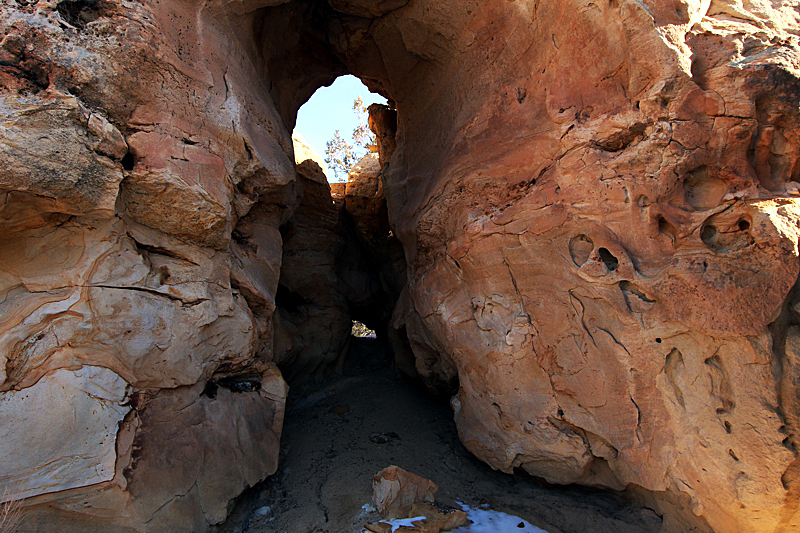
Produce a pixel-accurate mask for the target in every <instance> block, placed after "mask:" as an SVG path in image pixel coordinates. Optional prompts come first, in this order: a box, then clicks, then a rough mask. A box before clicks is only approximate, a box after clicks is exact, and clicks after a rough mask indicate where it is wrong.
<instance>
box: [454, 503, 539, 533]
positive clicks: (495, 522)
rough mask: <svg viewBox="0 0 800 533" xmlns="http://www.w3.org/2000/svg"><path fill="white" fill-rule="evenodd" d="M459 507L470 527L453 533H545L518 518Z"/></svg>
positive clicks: (498, 512)
mask: <svg viewBox="0 0 800 533" xmlns="http://www.w3.org/2000/svg"><path fill="white" fill-rule="evenodd" d="M460 505H461V508H462V509H463V510H465V511H466V512H467V519H468V520H471V521H472V525H469V526H461V527H459V528H456V529H454V530H453V533H547V531H545V530H544V529H539V528H538V527H536V526H534V525H531V524H530V523H529V522H526V521H525V520H523V519H522V518H519V517H518V516H513V515H510V514H506V513H501V512H500V511H490V510H488V509H476V508H474V507H469V506H468V505H464V504H463V503H462V504H460Z"/></svg>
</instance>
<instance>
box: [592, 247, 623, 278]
mask: <svg viewBox="0 0 800 533" xmlns="http://www.w3.org/2000/svg"><path fill="white" fill-rule="evenodd" d="M597 255H599V256H600V260H601V261H603V263H604V264H605V265H606V268H607V269H608V270H609V272H614V271H615V270H616V269H617V267H618V266H619V260H618V259H617V258H616V257H614V254H612V253H611V252H609V251H608V249H607V248H600V249H598V250H597Z"/></svg>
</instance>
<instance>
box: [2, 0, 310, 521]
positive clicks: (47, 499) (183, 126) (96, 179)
mask: <svg viewBox="0 0 800 533" xmlns="http://www.w3.org/2000/svg"><path fill="white" fill-rule="evenodd" d="M196 10H197V6H188V5H181V4H177V3H169V4H168V5H160V6H159V5H155V4H151V3H147V4H142V3H128V2H110V1H102V2H82V1H64V2H59V3H57V2H49V1H39V2H22V1H20V2H4V3H3V7H2V9H1V10H0V13H2V16H0V28H1V29H2V31H0V35H2V37H1V38H0V39H1V40H0V115H2V122H3V128H2V129H1V130H0V154H1V155H0V158H2V165H0V402H2V404H3V414H2V417H3V418H2V435H3V438H2V439H1V440H0V447H2V450H0V451H1V452H2V454H1V455H2V456H3V460H2V461H3V463H2V468H0V485H2V487H3V489H5V490H3V491H2V492H3V494H4V497H5V498H16V497H20V496H26V497H28V498H29V499H28V500H27V501H26V502H25V507H26V509H25V523H24V524H23V528H28V529H38V530H41V531H54V530H58V531H68V530H74V531H88V530H98V531H110V530H113V531H127V530H130V531H133V530H135V531H144V530H151V531H202V530H205V529H206V528H207V526H208V524H211V523H218V522H220V521H221V520H223V519H224V518H225V515H226V506H227V503H228V500H229V499H231V498H233V497H234V496H237V495H238V494H239V493H240V492H241V491H242V490H243V489H244V488H245V487H246V486H248V485H251V484H253V483H255V482H257V481H259V480H261V479H263V478H264V477H266V476H267V475H269V474H271V473H272V472H273V471H274V470H275V468H276V464H275V463H276V459H277V450H278V440H279V436H280V430H281V425H282V413H283V405H284V399H285V393H286V390H285V384H284V382H283V379H282V377H281V376H280V373H279V372H277V370H276V369H275V367H274V366H273V365H272V364H271V363H270V357H271V346H272V342H271V339H270V342H268V343H264V342H263V340H262V338H261V337H262V334H267V335H268V334H269V332H270V331H271V322H269V320H270V319H271V314H272V310H273V309H274V294H275V287H276V286H277V279H278V272H279V270H280V259H281V257H280V248H281V241H280V234H279V232H278V231H277V228H278V226H279V224H280V223H281V221H282V220H283V219H285V218H286V217H287V216H288V215H287V211H288V214H290V210H291V206H292V205H293V203H292V202H293V201H294V200H293V199H294V198H295V197H296V191H295V190H294V188H293V185H292V184H293V183H294V180H295V170H294V165H293V164H292V160H291V154H292V150H291V141H290V137H289V134H288V133H287V132H286V130H285V127H284V126H283V123H282V121H281V119H280V118H279V117H278V114H277V111H276V110H275V107H274V105H273V104H272V102H271V100H270V99H269V98H264V96H263V94H259V91H258V89H257V87H258V86H259V84H260V81H259V76H257V75H255V74H254V73H253V72H252V69H253V67H252V66H251V65H250V64H249V63H246V62H244V63H243V62H242V61H241V59H240V60H239V61H238V62H235V61H228V60H227V59H226V57H228V56H229V55H230V56H232V57H241V56H242V48H241V46H240V45H238V44H237V42H236V41H235V40H232V39H229V38H226V39H222V40H221V41H220V42H224V43H226V44H225V45H224V46H218V45H216V44H215V45H214V46H212V47H211V48H208V45H209V44H210V43H209V41H208V40H206V41H205V42H201V41H202V40H201V39H199V38H198V36H199V34H200V33H204V34H205V35H214V34H216V33H217V32H219V31H221V30H220V28H219V27H218V26H214V23H215V22H214V21H218V22H220V23H223V21H222V20H220V19H217V18H215V17H206V16H203V17H201V18H200V19H199V18H198V17H197V16H196V15H197V13H196ZM201 19H202V20H201ZM227 31H228V32H230V31H229V30H227ZM201 50H203V51H201ZM206 52H207V53H206ZM248 69H250V70H248ZM235 80H238V81H235ZM253 91H255V92H253ZM188 95H193V96H188ZM254 206H255V207H254ZM251 208H252V209H251ZM250 210H254V211H255V210H257V212H258V213H259V214H260V216H259V219H258V220H257V221H252V222H251V226H256V227H258V228H259V231H257V232H254V234H252V235H251V237H252V240H249V239H250V237H248V236H244V235H242V234H241V233H242V232H241V231H240V232H239V233H237V235H236V237H237V239H235V240H232V239H231V233H232V230H233V229H234V227H236V226H237V221H238V219H240V218H241V217H244V216H245V215H246V214H248V212H249V211H250ZM246 222H247V221H246V220H245V221H244V222H242V224H240V226H241V225H243V224H245V223H246ZM270 228H272V229H274V231H272V232H270V231H269V229H270ZM262 229H263V231H261V230H262ZM274 250H278V253H277V254H276V253H274ZM271 272H272V275H270V273H271ZM235 285H239V286H241V287H242V289H241V291H240V290H237V289H236V288H235ZM251 302H252V303H251ZM265 346H266V347H265ZM209 383H211V384H214V383H221V384H225V385H229V386H230V387H232V389H231V390H234V389H235V390H236V392H235V393H230V392H228V389H224V388H223V390H222V392H220V393H219V394H218V395H217V398H216V399H215V400H211V399H210V398H209V397H208V396H201V393H202V392H203V391H204V389H207V388H208V384H209ZM239 383H248V384H249V385H248V386H245V387H240V386H238V385H237V384H239ZM211 388H213V387H211ZM31 402H34V403H36V407H35V410H32V409H31V408H30V404H31ZM48 406H49V407H48ZM34 413H36V415H37V416H33V415H34ZM123 417H124V421H123ZM31 439H34V440H35V441H36V444H35V445H31ZM245 459H246V460H245ZM56 524H57V525H56Z"/></svg>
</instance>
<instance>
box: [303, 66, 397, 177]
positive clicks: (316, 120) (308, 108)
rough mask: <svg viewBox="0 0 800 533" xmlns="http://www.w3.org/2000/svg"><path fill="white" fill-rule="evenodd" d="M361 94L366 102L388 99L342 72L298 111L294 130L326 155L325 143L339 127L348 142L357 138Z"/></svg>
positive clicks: (328, 171)
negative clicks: (355, 108) (357, 107)
mask: <svg viewBox="0 0 800 533" xmlns="http://www.w3.org/2000/svg"><path fill="white" fill-rule="evenodd" d="M358 96H361V98H362V99H363V100H364V105H367V106H368V105H369V104H374V103H380V104H385V103H386V99H385V98H384V97H382V96H381V95H379V94H375V93H371V92H369V89H367V87H366V86H365V85H364V84H363V83H361V80H359V79H358V78H356V77H355V76H350V75H348V76H339V77H338V78H336V81H334V82H333V84H332V85H331V86H330V87H320V88H319V89H317V92H315V93H314V95H313V96H312V97H311V98H310V99H309V100H308V102H306V103H305V104H303V107H301V108H300V110H299V111H298V112H297V123H296V124H295V127H294V131H295V133H299V134H300V135H301V136H302V137H303V138H304V139H305V140H306V143H308V145H309V146H310V147H311V148H313V149H314V151H315V152H317V153H318V154H319V155H320V156H321V157H322V158H323V159H325V143H327V142H328V141H329V140H331V139H333V135H334V133H335V132H336V130H339V132H340V133H341V135H342V137H344V138H345V139H346V140H347V141H348V142H352V141H353V130H354V129H355V127H356V126H358V118H357V117H356V114H355V112H354V111H353V100H355V99H356V97H358ZM324 170H325V174H326V175H327V176H328V181H334V180H335V177H334V174H333V170H331V169H329V168H327V169H324Z"/></svg>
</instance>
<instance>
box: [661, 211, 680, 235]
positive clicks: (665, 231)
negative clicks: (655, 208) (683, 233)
mask: <svg viewBox="0 0 800 533" xmlns="http://www.w3.org/2000/svg"><path fill="white" fill-rule="evenodd" d="M658 232H659V233H661V234H662V235H666V236H667V237H669V238H670V239H672V240H673V241H674V240H675V237H676V236H677V234H678V232H677V231H676V230H675V226H673V225H672V224H670V223H669V222H668V221H667V219H666V218H664V217H663V216H660V217H658Z"/></svg>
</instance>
